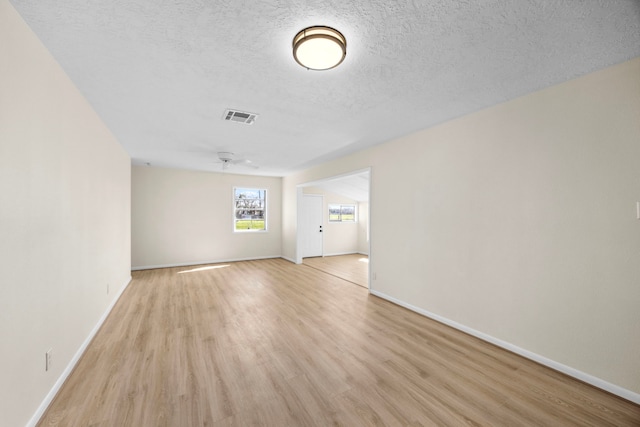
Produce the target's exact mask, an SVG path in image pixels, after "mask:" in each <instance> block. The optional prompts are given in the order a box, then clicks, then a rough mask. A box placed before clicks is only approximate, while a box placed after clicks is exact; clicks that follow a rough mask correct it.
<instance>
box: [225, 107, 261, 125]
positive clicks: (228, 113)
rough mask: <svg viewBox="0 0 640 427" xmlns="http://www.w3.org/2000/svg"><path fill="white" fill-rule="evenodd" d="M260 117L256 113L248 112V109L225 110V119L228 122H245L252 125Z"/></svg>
mask: <svg viewBox="0 0 640 427" xmlns="http://www.w3.org/2000/svg"><path fill="white" fill-rule="evenodd" d="M257 117H258V115H257V114H255V113H247V112H246V111H238V110H225V111H224V116H223V119H224V120H225V121H227V122H236V123H244V124H245V125H252V124H253V122H255V121H256V118H257Z"/></svg>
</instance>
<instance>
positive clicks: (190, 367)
mask: <svg viewBox="0 0 640 427" xmlns="http://www.w3.org/2000/svg"><path fill="white" fill-rule="evenodd" d="M327 258H329V257H327ZM332 258H333V257H332ZM356 262H358V261H356ZM338 269H339V268H336V269H335V270H333V271H337V270H338ZM351 285H352V284H351V283H350V282H347V281H345V280H343V279H340V278H339V277H337V276H336V275H334V274H332V273H325V272H323V271H321V270H319V269H317V268H310V267H309V266H305V265H295V264H292V263H290V262H288V261H285V260H281V259H272V260H260V261H246V262H237V263H229V264H218V265H208V266H195V267H181V268H167V269H159V270H148V271H139V272H134V273H133V281H132V283H131V284H130V285H129V287H128V289H127V290H126V291H125V293H124V294H123V296H122V297H121V299H120V301H118V303H117V304H116V306H115V307H114V309H113V311H112V313H111V315H110V316H109V317H108V319H107V320H106V322H105V324H104V325H103V327H102V328H101V330H100V331H99V332H98V334H97V335H96V337H95V339H94V340H93V342H92V343H91V344H90V345H89V347H88V348H87V351H86V352H85V354H84V355H83V357H82V358H81V360H80V362H79V363H78V365H77V366H76V368H75V370H74V372H73V373H72V374H71V375H70V376H69V378H68V379H67V381H66V383H65V384H64V385H63V387H62V388H61V390H60V392H59V393H58V395H57V396H56V398H55V399H54V401H53V402H52V404H51V406H50V407H49V408H48V410H47V412H46V413H45V415H44V416H43V418H42V420H41V421H40V423H39V425H40V426H65V427H66V426H96V427H104V426H136V427H137V426H143V427H144V426H153V427H156V426H171V427H174V426H205V425H207V426H217V427H222V426H246V425H265V426H325V425H336V426H358V425H385V426H389V425H399V426H400V425H402V426H448V425H450V426H457V425H482V426H484V425H491V426H500V425H504V426H512V425H536V426H537V425H563V426H564V425H578V426H608V425H611V426H638V425H640V407H639V406H638V405H635V404H633V403H631V402H628V401H625V400H623V399H621V398H618V397H616V396H613V395H611V394H608V393H606V392H603V391H601V390H598V389H596V388H594V387H592V386H589V385H587V384H584V383H581V382H579V381H577V380H574V379H571V378H569V377H567V376H565V375H563V374H560V373H558V372H556V371H553V370H550V369H548V368H545V367H542V366H540V365H538V364H536V363H534V362H532V361H530V360H527V359H524V358H522V357H520V356H517V355H514V354H512V353H510V352H508V351H505V350H503V349H500V348H498V347H495V346H493V345H491V344H489V343H486V342H484V341H482V340H479V339H477V338H474V337H471V336H469V335H466V334H464V333H462V332H459V331H457V330H454V329H452V328H449V327H447V326H445V325H442V324H440V323H437V322H435V321H433V320H431V319H428V318H426V317H423V316H420V315H418V314H416V313H413V312H411V311H409V310H406V309H404V308H401V307H398V306H396V305H394V304H392V303H390V302H388V301H385V300H382V299H380V298H377V297H375V296H372V295H370V294H368V292H367V290H366V289H364V288H362V287H359V286H351Z"/></svg>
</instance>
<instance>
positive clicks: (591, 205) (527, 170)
mask: <svg viewBox="0 0 640 427" xmlns="http://www.w3.org/2000/svg"><path fill="white" fill-rule="evenodd" d="M639 160H640V59H636V60H633V61H630V62H627V63H623V64H620V65H617V66H614V67H611V68H609V69H606V70H603V71H600V72H596V73H593V74H590V75H587V76H584V77H581V78H578V79H575V80H573V81H569V82H566V83H564V84H561V85H558V86H555V87H552V88H548V89H545V90H542V91H540V92H537V93H534V94H531V95H527V96H524V97H522V98H519V99H516V100H513V101H510V102H507V103H504V104H501V105H498V106H496V107H493V108H489V109H486V110H483V111H480V112H478V113H475V114H472V115H469V116H466V117H463V118H460V119H458V120H454V121H451V122H448V123H445V124H443V125H440V126H437V127H434V128H431V129H427V130H424V131H421V132H417V133H415V134H412V135H409V136H407V137H404V138H401V139H398V140H396V141H392V142H390V143H387V144H383V145H380V146H377V147H374V148H372V149H368V150H365V151H361V152H358V153H356V154H353V155H351V156H347V157H344V158H341V159H338V160H335V161H332V162H329V163H325V164H323V165H320V166H318V167H315V168H312V169H309V170H306V171H304V172H301V173H298V174H296V175H293V176H289V177H286V178H284V181H283V200H284V206H283V218H285V219H286V222H287V224H288V225H287V226H286V227H285V228H284V230H283V239H284V240H283V251H284V255H285V256H286V257H288V258H295V251H296V241H295V223H296V222H295V216H296V209H295V196H296V194H295V187H296V185H298V184H300V183H304V182H313V181H316V180H320V179H322V178H326V177H330V176H336V175H340V174H345V173H347V172H349V171H353V170H360V169H363V168H366V167H369V166H371V167H372V174H371V180H372V181H371V187H372V191H371V202H370V203H371V211H370V212H371V223H370V225H371V243H372V246H371V256H372V272H373V273H375V274H376V276H377V280H373V281H372V291H373V292H376V293H378V294H380V295H385V296H386V297H389V298H392V299H394V300H396V301H398V302H400V303H403V304H405V305H410V306H412V307H413V308H414V309H418V310H421V311H424V312H429V313H431V314H434V315H436V316H441V317H442V318H444V319H447V320H449V321H453V322H456V323H457V324H459V325H462V326H465V327H467V328H470V329H472V330H474V331H477V332H479V333H481V334H484V335H485V336H487V337H493V338H495V339H497V340H500V341H501V342H503V343H508V344H509V345H512V346H516V347H518V348H520V349H523V350H525V351H528V352H531V354H533V355H537V356H540V357H542V358H546V359H548V360H550V361H553V362H554V363H559V364H561V365H564V366H566V367H569V368H571V369H575V370H577V371H579V373H580V374H581V373H584V374H586V375H587V376H590V377H589V378H591V379H595V380H598V381H599V380H603V381H604V384H605V385H607V384H608V385H613V386H614V387H620V388H622V389H624V390H626V391H631V393H635V395H634V396H632V397H633V398H638V396H639V395H638V393H640V358H639V357H638V354H640V333H639V332H638V325H640V309H638V307H640V286H639V278H640V221H638V220H637V219H636V201H638V200H640V163H639ZM399 207H404V208H405V209H409V210H410V211H411V214H412V215H414V216H415V221H414V222H413V223H412V224H411V226H410V227H407V226H399V225H398V224H397V218H398V209H399ZM592 377H593V378H592Z"/></svg>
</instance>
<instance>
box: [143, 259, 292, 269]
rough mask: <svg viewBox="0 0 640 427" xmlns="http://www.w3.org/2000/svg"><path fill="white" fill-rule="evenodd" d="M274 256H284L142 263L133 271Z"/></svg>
mask: <svg viewBox="0 0 640 427" xmlns="http://www.w3.org/2000/svg"><path fill="white" fill-rule="evenodd" d="M273 258H282V256H280V255H273V256H261V257H250V258H227V259H217V260H210V261H192V262H179V263H174V264H158V265H142V266H138V267H131V271H139V270H154V269H156V268H171V267H189V266H191V265H204V264H220V263H222V262H239V261H255V260H259V259H273Z"/></svg>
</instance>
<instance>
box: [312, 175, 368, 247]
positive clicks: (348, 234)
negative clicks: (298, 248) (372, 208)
mask: <svg viewBox="0 0 640 427" xmlns="http://www.w3.org/2000/svg"><path fill="white" fill-rule="evenodd" d="M302 191H303V192H304V194H319V195H322V196H323V197H322V200H323V206H322V209H323V216H322V218H323V224H322V225H323V227H322V229H323V233H322V234H323V242H322V244H323V255H324V256H332V255H344V254H353V253H356V252H358V223H357V222H329V205H330V204H350V205H357V204H358V203H357V202H356V201H355V200H352V199H349V198H348V197H344V196H340V195H338V194H335V193H332V192H329V191H325V190H323V189H322V188H317V187H305V188H303V189H302Z"/></svg>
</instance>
